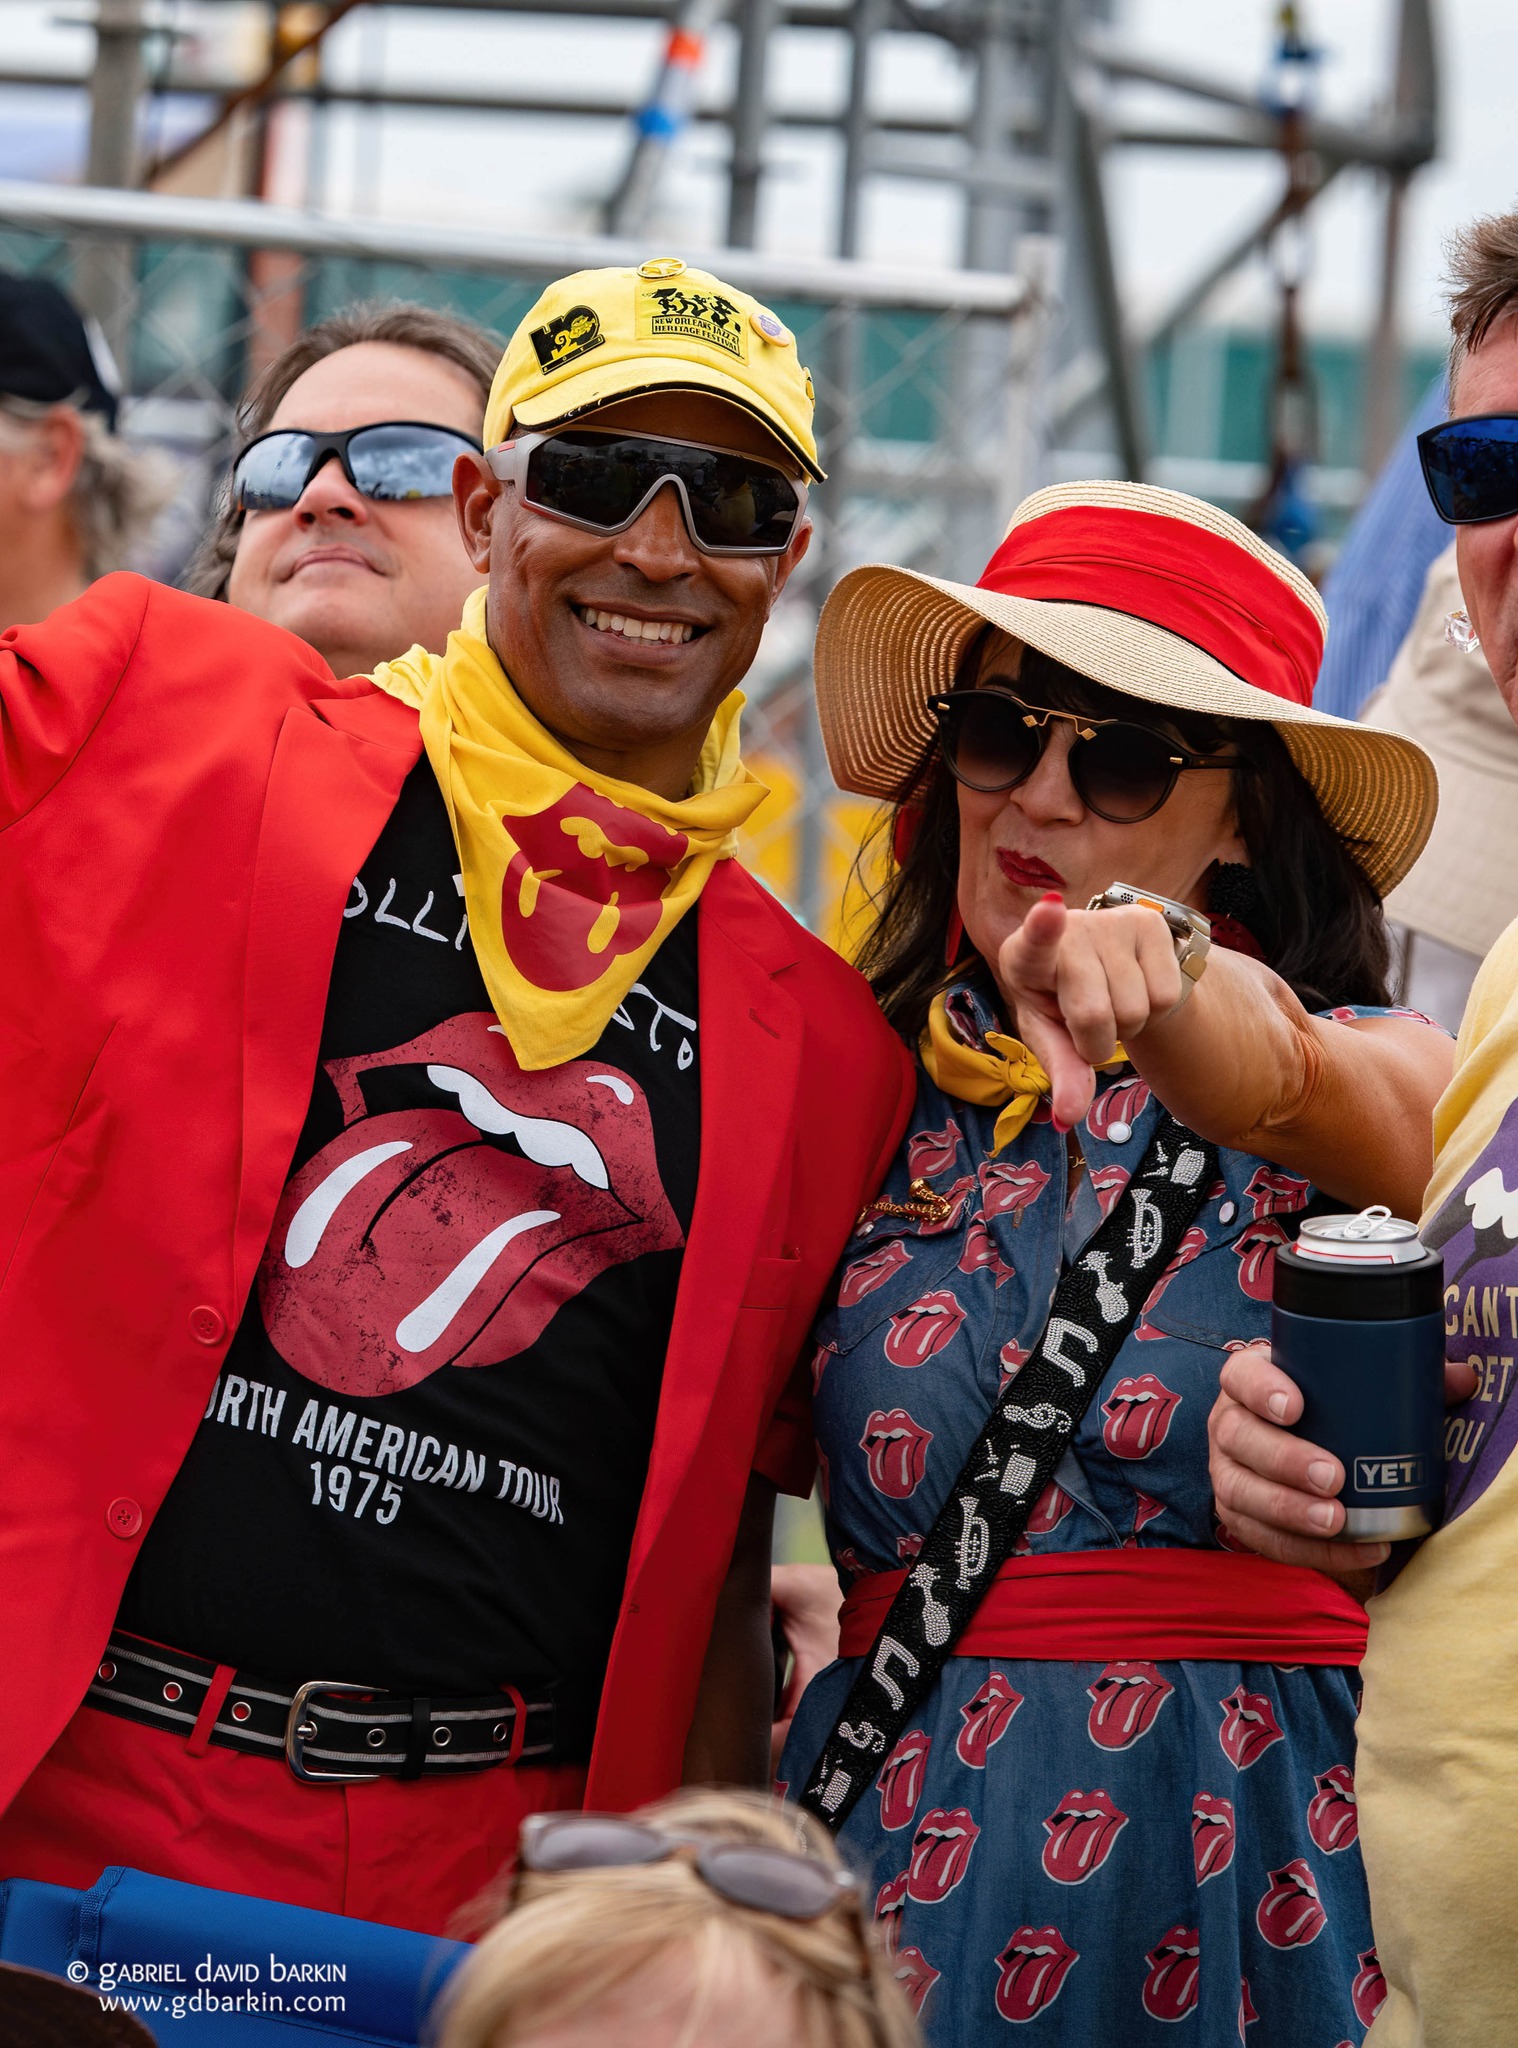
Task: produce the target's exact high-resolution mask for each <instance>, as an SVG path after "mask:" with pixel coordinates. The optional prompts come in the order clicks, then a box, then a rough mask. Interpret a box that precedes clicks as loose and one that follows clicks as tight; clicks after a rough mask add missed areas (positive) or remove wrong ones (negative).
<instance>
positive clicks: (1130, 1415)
mask: <svg viewBox="0 0 1518 2048" xmlns="http://www.w3.org/2000/svg"><path fill="white" fill-rule="evenodd" d="M1180 1405H1181V1397H1180V1395H1179V1394H1173V1393H1172V1392H1171V1391H1170V1389H1169V1387H1167V1386H1166V1385H1165V1383H1164V1381H1163V1380H1158V1379H1156V1378H1155V1376H1154V1374H1153V1373H1152V1372H1141V1373H1139V1374H1138V1376H1137V1377H1136V1378H1135V1376H1134V1375H1133V1374H1132V1373H1128V1374H1125V1376H1124V1377H1123V1378H1122V1379H1120V1380H1119V1381H1118V1382H1117V1384H1116V1385H1115V1386H1114V1387H1113V1389H1112V1392H1111V1393H1110V1394H1109V1395H1108V1396H1107V1398H1106V1400H1105V1401H1103V1403H1102V1414H1103V1415H1104V1416H1105V1417H1106V1420H1105V1421H1104V1422H1103V1424H1102V1442H1103V1443H1104V1444H1105V1445H1106V1446H1107V1448H1108V1450H1109V1451H1111V1453H1112V1455H1113V1457H1114V1458H1147V1457H1148V1456H1149V1454H1150V1452H1151V1451H1157V1450H1158V1449H1159V1447H1160V1445H1161V1444H1162V1443H1163V1442H1164V1441H1165V1439H1166V1437H1167V1436H1169V1434H1170V1424H1171V1420H1172V1418H1173V1417H1174V1415H1175V1411H1176V1409H1177V1408H1179V1407H1180Z"/></svg>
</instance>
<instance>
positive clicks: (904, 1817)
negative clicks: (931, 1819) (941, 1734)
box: [875, 1728, 933, 1833]
mask: <svg viewBox="0 0 1518 2048" xmlns="http://www.w3.org/2000/svg"><path fill="white" fill-rule="evenodd" d="M932 1747H933V1744H932V1740H931V1738H930V1737H929V1736H927V1735H925V1734H924V1733H923V1731H922V1729H920V1728H914V1729H913V1730H912V1732H911V1734H910V1735H903V1736H902V1738H901V1740H900V1742H898V1743H897V1745H896V1747H895V1748H894V1749H893V1750H892V1751H891V1754H890V1755H889V1756H888V1757H887V1758H886V1760H885V1762H884V1763H883V1764H882V1765H881V1766H880V1776H879V1777H878V1778H877V1779H876V1781H875V1782H876V1784H877V1786H878V1787H879V1790H880V1825H881V1826H882V1827H883V1828H889V1829H890V1830H891V1831H892V1832H893V1833H894V1831H895V1830H896V1829H897V1828H904V1827H908V1826H910V1824H911V1820H912V1815H913V1814H914V1813H915V1812H916V1811H917V1802H918V1800H919V1799H920V1798H921V1797H922V1780H923V1774H924V1773H925V1772H926V1770H927V1768H928V1751H929V1750H930V1749H931V1748H932Z"/></svg>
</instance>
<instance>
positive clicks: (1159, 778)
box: [928, 677, 1240, 825]
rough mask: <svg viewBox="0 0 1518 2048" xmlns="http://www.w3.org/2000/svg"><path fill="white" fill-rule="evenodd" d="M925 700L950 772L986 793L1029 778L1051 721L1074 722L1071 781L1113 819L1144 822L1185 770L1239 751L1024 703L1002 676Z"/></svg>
mask: <svg viewBox="0 0 1518 2048" xmlns="http://www.w3.org/2000/svg"><path fill="white" fill-rule="evenodd" d="M928 703H929V708H930V709H931V710H932V712H933V715H934V717H935V718H936V719H937V720H938V733H939V745H940V747H941V748H942V750H943V758H944V761H945V763H946V764H947V766H948V769H949V773H950V774H951V775H952V776H953V777H954V778H955V780H956V781H958V782H962V783H963V784H964V786H965V787H966V789H977V790H981V791H983V792H985V793H987V794H1000V793H1001V792H1003V791H1005V790H1009V789H1016V788H1017V787H1018V785H1019V784H1020V783H1023V782H1026V781H1027V779H1028V777H1029V776H1030V775H1031V774H1032V773H1033V771H1034V769H1035V768H1036V767H1037V766H1038V764H1039V761H1040V760H1041V759H1042V757H1043V752H1044V749H1045V748H1046V747H1047V746H1048V744H1049V732H1050V722H1051V721H1052V720H1053V719H1056V718H1058V719H1065V720H1068V721H1069V723H1070V724H1071V725H1073V726H1074V727H1075V737H1074V738H1073V739H1072V740H1071V742H1070V753H1069V757H1068V764H1067V765H1068V769H1069V774H1070V781H1071V783H1072V784H1073V785H1074V789H1075V793H1076V795H1077V796H1078V797H1079V798H1080V800H1081V802H1082V803H1083V804H1084V805H1085V807H1086V809H1087V810H1088V811H1092V812H1094V813H1095V814H1096V816H1097V817H1098V818H1105V819H1106V820H1107V822H1108V823H1109V824H1111V825H1141V824H1142V823H1143V822H1144V820H1145V819H1146V818H1152V817H1153V816H1154V814H1155V812H1156V811H1158V810H1160V809H1162V808H1163V806H1164V804H1165V802H1166V801H1167V799H1168V798H1169V796H1170V793H1171V791H1172V790H1173V789H1174V788H1175V785H1176V783H1177V781H1178V780H1179V779H1180V777H1181V776H1182V775H1185V774H1188V773H1191V772H1192V771H1194V770H1197V769H1204V768H1233V767H1235V766H1237V765H1239V760H1240V757H1239V756H1238V755H1237V754H1194V753H1190V752H1188V751H1187V750H1186V749H1185V748H1183V747H1179V746H1177V745H1176V743H1175V741H1174V740H1172V739H1170V738H1169V737H1168V735H1166V734H1165V733H1162V732H1158V731H1156V730H1155V728H1154V727H1153V726H1150V725H1138V724H1136V723H1134V722H1133V721H1131V720H1129V719H1123V718H1086V717H1083V716H1082V715H1081V714H1080V713H1078V712H1074V711H1051V710H1047V709H1045V708H1043V707H1041V706H1040V705H1037V704H1027V703H1024V701H1023V699H1022V698H1021V697H1019V696H1018V695H1017V693H1016V692H1015V691H1014V690H1013V689H1012V688H1011V687H1010V683H1009V681H1008V680H1006V679H1002V678H1000V677H993V678H991V679H990V680H988V681H987V682H984V683H982V684H981V685H980V686H979V688H978V689H973V690H954V691H951V692H950V693H949V694H948V695H947V696H943V697H931V698H929V700H928Z"/></svg>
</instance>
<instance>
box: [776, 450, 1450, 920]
mask: <svg viewBox="0 0 1518 2048" xmlns="http://www.w3.org/2000/svg"><path fill="white" fill-rule="evenodd" d="M987 624H989V625H992V626H997V627H999V628H1000V629H1001V630H1002V631H1003V632H1004V633H1009V634H1011V635H1012V636H1013V638H1014V639H1018V640H1021V641H1024V642H1025V643H1026V644H1027V645H1028V646H1030V647H1036V648H1038V649H1039V650H1040V651H1041V652H1042V653H1044V654H1047V655H1050V656H1052V657H1053V659H1054V660H1056V661H1060V662H1063V663H1064V664H1065V665H1066V666H1067V667H1069V668H1072V669H1075V670H1077V671H1078V672H1079V673H1080V674H1081V675H1083V676H1089V677H1090V678H1091V679H1092V681H1094V682H1098V683H1105V684H1106V685H1107V686H1108V687H1109V688H1111V689H1114V690H1122V691H1124V692H1126V693H1127V695H1129V696H1131V697H1137V698H1141V699H1143V700H1144V701H1145V702H1147V703H1151V704H1166V705H1170V706H1172V707H1173V708H1174V709H1176V710H1178V711H1200V712H1207V713H1209V714H1211V715H1212V716H1214V717H1224V718H1258V719H1266V720H1268V721H1269V722H1270V723H1271V724H1272V725H1274V726H1275V727H1276V729H1277V731H1278V732H1279V733H1280V735H1281V737H1282V739H1283V740H1284V741H1285V742H1286V745H1287V747H1288V748H1289V749H1290V751H1291V757H1292V759H1293V760H1294V761H1295V763H1296V765H1297V767H1298V768H1299V769H1300V770H1301V772H1302V774H1303V775H1304V776H1305V777H1306V779H1307V781H1308V782H1309V783H1310V784H1311V785H1312V788H1313V790H1314V791H1315V792H1316V795H1317V799H1318V802H1319V804H1320V805H1321V806H1322V810H1323V815H1324V816H1325V817H1326V818H1327V820H1328V822H1329V824H1330V825H1331V826H1332V827H1333V828H1334V830H1335V831H1336V832H1337V833H1339V835H1340V836H1341V837H1342V838H1343V839H1345V840H1346V841H1347V842H1348V843H1349V846H1350V850H1351V851H1352V852H1353V853H1354V854H1355V856H1356V858H1357V859H1358V860H1359V862H1360V865H1361V866H1362V867H1363V868H1364V869H1365V871H1366V873H1367V874H1368V875H1369V877H1370V879H1371V882H1372V883H1373V884H1374V886H1375V889H1376V892H1377V894H1378V895H1385V894H1386V892H1387V890H1389V889H1391V888H1392V887H1393V886H1394V885H1395V884H1396V883H1397V882H1398V881H1399V880H1400V879H1401V877H1402V876H1403V875H1405V874H1406V873H1407V871H1408V869H1409V868H1410V867H1411V866H1412V864H1413V862H1414V861H1415V860H1416V859H1417V857H1418V854H1419V853H1420V851H1421V850H1422V847H1423V844H1424V841H1425V840H1426V839H1427V838H1428V835H1429V830H1430V828H1431V826H1432V824H1433V821H1434V812H1435V810H1436V808H1437V806H1438V781H1437V778H1436V776H1435V772H1434V765H1433V762H1432V761H1431V760H1430V759H1429V757H1428V755H1427V754H1426V753H1425V752H1424V750H1423V749H1422V747H1420V746H1418V745H1417V743H1416V742H1415V741H1413V740H1410V739H1407V738H1405V737H1404V736H1403V735H1402V734H1401V733H1396V732H1389V731H1384V730H1375V729H1373V728H1371V727H1367V726H1362V725H1354V724H1351V723H1349V722H1348V721H1347V720H1345V719H1341V718H1330V717H1329V716H1328V714H1327V713H1326V712H1323V711H1314V710H1313V708H1312V687H1313V683H1314V681H1315V680H1316V678H1317V673H1318V665H1319V663H1320V661H1321V660H1322V655H1323V639H1324V635H1325V634H1326V632H1327V630H1328V618H1327V614H1326V613H1325V612H1324V610H1323V605H1322V602H1321V600H1320V599H1319V597H1318V593H1317V592H1316V591H1315V590H1314V589H1313V587H1312V585H1311V584H1310V583H1309V582H1308V581H1307V578H1306V577H1305V576H1303V575H1302V574H1301V573H1300V572H1299V571H1298V570H1296V569H1294V568H1293V567H1292V566H1291V564H1290V563H1289V562H1287V561H1285V560H1284V559H1283V558H1282V557H1281V556H1280V555H1278V554H1276V553H1275V551H1274V550H1273V549H1272V548H1269V547H1267V546H1266V545H1265V543H1264V541H1262V540H1261V539H1260V538H1259V536H1258V535H1257V534H1253V533H1251V532H1250V531H1249V529H1248V527H1246V526H1241V525H1240V524H1239V522H1238V520H1236V519H1230V518H1229V516H1228V514H1227V513H1226V512H1219V511H1218V510H1217V509H1216V507H1214V506H1212V505H1207V504H1204V503H1202V501H1201V500H1200V499H1197V498H1188V497H1184V496H1182V495H1181V493H1180V492H1178V491H1162V490H1156V489H1154V488H1152V487H1151V486H1148V485H1144V484H1128V483H1080V484H1057V485H1055V486H1054V487H1053V488H1052V489H1049V490H1044V491H1036V492H1035V493H1034V494H1033V496H1032V497H1031V498H1025V499H1024V500H1023V502H1022V504H1021V505H1019V506H1018V508H1017V511H1016V512H1015V513H1014V514H1013V518H1012V523H1011V525H1010V526H1009V527H1008V529H1007V536H1006V539H1005V540H1004V541H1003V542H1002V544H1001V546H1000V547H999V548H998V549H997V551H996V553H995V554H994V555H993V556H992V558H991V561H990V563H989V565H988V566H987V569H986V572H985V574H984V576H982V578H981V580H980V582H979V583H978V584H975V585H971V584H968V583H949V582H946V581H944V580H943V579H942V578H940V577H937V576H924V575H920V574H918V572H917V571H915V570H912V569H892V568H886V567H883V566H869V567H865V568H862V569H855V570H853V571H851V572H850V574H849V575H847V576H845V577H844V578H843V580H842V582H841V583H840V584H839V585H838V588H837V589H836V590H835V591H834V592H833V594H832V596H831V597H830V598H829V599H828V601H827V603H826V605H825V606H824V607H823V611H822V618H821V620H820V622H819V625H818V629H817V654H816V678H817V708H818V713H819V716H820V718H821V722H822V732H823V738H824V740H825V741H826V744H827V752H828V761H829V764H830V765H831V767H832V770H833V776H834V779H835V781H836V782H837V783H838V785H839V787H840V788H841V789H846V790H851V791H853V792H854V793H855V794H856V795H859V796H872V797H881V798H884V799H886V800H887V801H890V802H904V801H907V800H909V799H910V798H911V797H912V796H913V795H915V794H916V791H917V787H918V785H920V783H921V781H922V775H923V763H924V761H925V760H926V759H928V758H929V750H930V749H931V747H932V745H933V743H934V739H935V737H936V733H937V725H936V721H935V720H934V717H933V714H932V712H931V711H930V710H929V709H928V699H929V698H930V697H934V696H939V695H941V694H942V693H943V692H945V691H947V690H949V689H952V687H953V685H954V678H955V669H956V666H957V664H958V661H959V657H960V655H961V654H962V653H963V651H964V649H965V647H966V645H967V644H968V642H969V641H970V640H971V639H972V638H973V636H974V635H975V634H976V633H977V632H978V631H980V629H981V627H982V626H984V625H987Z"/></svg>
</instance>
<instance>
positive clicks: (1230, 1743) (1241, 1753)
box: [1218, 1685, 1281, 1771]
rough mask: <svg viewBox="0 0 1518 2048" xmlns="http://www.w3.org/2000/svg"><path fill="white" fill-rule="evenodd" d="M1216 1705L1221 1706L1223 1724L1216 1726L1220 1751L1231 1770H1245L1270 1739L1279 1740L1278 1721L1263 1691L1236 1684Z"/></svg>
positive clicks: (1265, 1747)
mask: <svg viewBox="0 0 1518 2048" xmlns="http://www.w3.org/2000/svg"><path fill="white" fill-rule="evenodd" d="M1218 1705H1219V1706H1220V1707H1221V1708H1222V1709H1223V1725H1222V1726H1221V1727H1220V1728H1219V1730H1218V1741H1219V1742H1221V1743H1222V1745H1223V1754H1224V1756H1226V1757H1227V1759H1228V1761H1229V1762H1230V1763H1231V1764H1232V1765H1233V1767H1234V1769H1235V1770H1238V1771H1247V1770H1248V1769H1249V1766H1250V1765H1251V1764H1257V1763H1258V1762H1259V1760H1260V1758H1261V1757H1262V1756H1263V1755H1264V1754H1265V1752H1266V1750H1267V1749H1269V1747H1270V1745H1271V1744H1272V1743H1273V1742H1279V1741H1280V1740H1281V1724H1280V1722H1279V1721H1277V1719H1276V1717H1275V1711H1274V1709H1273V1708H1272V1706H1271V1704H1270V1701H1269V1700H1268V1699H1267V1698H1266V1697H1265V1695H1264V1693H1262V1692H1245V1690H1244V1688H1243V1686H1242V1685H1236V1686H1235V1687H1234V1689H1233V1691H1232V1692H1231V1693H1230V1694H1229V1695H1228V1697H1227V1699H1226V1700H1219V1701H1218Z"/></svg>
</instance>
